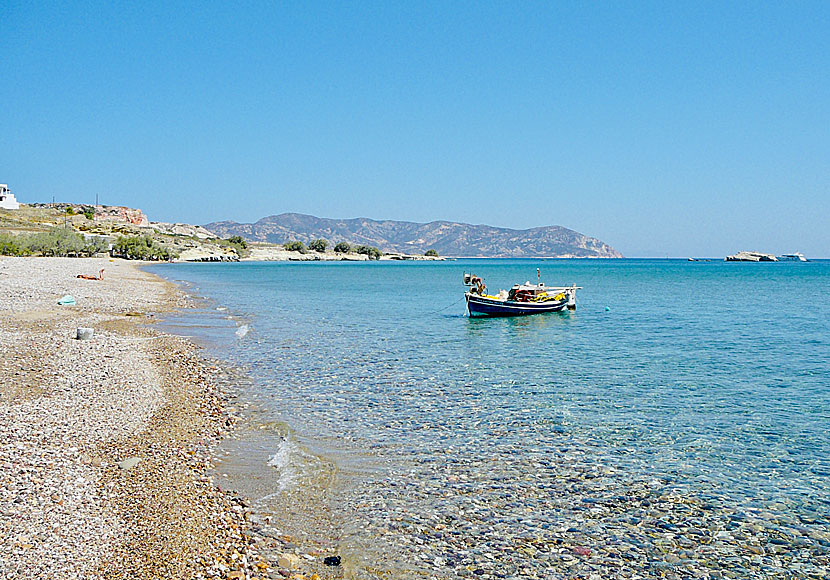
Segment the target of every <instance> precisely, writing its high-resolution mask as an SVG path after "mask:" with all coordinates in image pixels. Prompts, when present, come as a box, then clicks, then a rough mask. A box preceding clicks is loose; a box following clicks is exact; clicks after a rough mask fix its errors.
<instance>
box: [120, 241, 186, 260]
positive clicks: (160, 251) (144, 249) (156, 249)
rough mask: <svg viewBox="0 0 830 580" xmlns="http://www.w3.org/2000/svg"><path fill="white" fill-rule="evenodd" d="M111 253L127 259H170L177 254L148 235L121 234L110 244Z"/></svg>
mask: <svg viewBox="0 0 830 580" xmlns="http://www.w3.org/2000/svg"><path fill="white" fill-rule="evenodd" d="M112 255H113V256H115V257H117V258H126V259H127V260H152V261H157V260H170V259H171V258H175V257H176V256H177V254H176V253H175V252H174V251H172V250H171V249H170V248H168V247H166V246H163V245H161V244H159V243H158V242H156V241H155V240H154V239H153V238H151V237H150V236H121V237H120V238H118V241H117V242H115V244H113V246H112Z"/></svg>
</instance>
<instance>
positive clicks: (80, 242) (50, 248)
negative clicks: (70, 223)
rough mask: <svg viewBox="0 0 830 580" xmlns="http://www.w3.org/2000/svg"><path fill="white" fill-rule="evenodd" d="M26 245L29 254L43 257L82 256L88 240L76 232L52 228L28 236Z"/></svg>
mask: <svg viewBox="0 0 830 580" xmlns="http://www.w3.org/2000/svg"><path fill="white" fill-rule="evenodd" d="M25 244H26V246H27V247H28V249H29V252H31V253H32V254H40V255H41V256H80V255H82V254H83V253H84V246H86V240H85V239H84V236H83V235H81V234H79V233H78V232H76V231H75V230H70V229H65V228H52V229H51V230H49V231H48V232H41V233H39V234H32V235H31V236H27V239H26V241H25Z"/></svg>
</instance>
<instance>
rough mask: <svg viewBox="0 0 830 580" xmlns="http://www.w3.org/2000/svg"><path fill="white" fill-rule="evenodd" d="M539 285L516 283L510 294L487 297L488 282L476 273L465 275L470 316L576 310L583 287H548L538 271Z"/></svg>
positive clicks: (516, 314)
mask: <svg viewBox="0 0 830 580" xmlns="http://www.w3.org/2000/svg"><path fill="white" fill-rule="evenodd" d="M536 277H537V280H536V284H531V283H530V281H527V282H525V283H524V284H516V285H514V286H513V287H512V288H511V289H510V290H509V291H507V290H500V291H499V293H498V294H493V295H491V294H487V286H486V285H485V284H484V280H483V279H481V278H480V277H479V276H476V275H475V274H464V285H465V286H468V287H469V289H468V290H467V291H466V292H464V297H465V298H466V300H467V312H468V313H469V315H470V316H525V315H527V314H540V313H543V312H561V311H562V310H565V309H568V310H574V309H576V291H577V290H581V289H582V287H581V286H577V285H576V284H574V285H572V286H556V287H555V286H545V284H544V283H543V282H542V281H541V280H540V277H541V272H540V271H539V269H538V268H537V270H536Z"/></svg>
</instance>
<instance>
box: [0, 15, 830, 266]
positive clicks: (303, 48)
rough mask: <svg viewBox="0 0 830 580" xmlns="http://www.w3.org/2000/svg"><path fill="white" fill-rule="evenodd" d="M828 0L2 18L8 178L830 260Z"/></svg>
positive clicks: (653, 252) (237, 208) (21, 193)
mask: <svg viewBox="0 0 830 580" xmlns="http://www.w3.org/2000/svg"><path fill="white" fill-rule="evenodd" d="M828 31H830V2H826V1H822V2H769V3H765V2H738V1H734V2H719V1H718V2H715V1H711V2H710V1H695V2H665V1H658V2H635V1H632V2H550V1H548V2H538V3H536V2H508V1H505V2H486V1H480V2H428V1H418V2H403V1H401V2H393V1H385V2H368V1H364V2H333V1H326V2H278V1H271V2H262V3H259V2H233V3H210V2H192V3H191V2H175V1H164V2H152V1H147V2H117V1H110V2H100V3H98V2H83V1H76V2H66V3H63V2H47V3H39V2H35V1H18V0H0V182H3V183H8V184H9V185H10V187H11V189H12V191H13V192H14V193H15V195H16V196H17V198H18V200H19V201H21V202H23V203H31V202H48V201H51V200H52V198H53V197H54V198H55V199H56V200H57V201H67V202H69V201H71V202H77V203H94V201H95V196H96V195H98V198H99V200H100V201H101V203H106V204H111V205H127V206H131V207H139V208H141V209H143V210H144V211H145V213H147V214H148V216H149V217H150V219H151V220H154V221H178V222H187V223H198V224H204V223H208V222H211V221H219V220H236V221H240V222H249V221H255V220H257V219H259V218H261V217H264V216H267V215H272V214H279V213H283V212H299V213H308V214H313V215H317V216H320V217H331V218H352V217H370V218H375V219H397V220H408V221H417V222H429V221H433V220H450V221H460V222H468V223H476V224H478V223H484V224H489V225H494V226H500V227H509V228H517V229H524V228H530V227H537V226H544V225H562V226H565V227H568V228H571V229H574V230H577V231H579V232H581V233H584V234H586V235H589V236H594V237H597V238H600V239H601V240H603V241H604V242H606V243H608V244H610V245H612V246H614V247H615V248H616V249H618V250H620V251H621V252H623V253H624V254H625V255H626V256H659V257H664V256H678V257H686V256H695V257H703V256H724V255H726V254H729V253H734V252H737V251H739V250H757V251H765V252H771V253H785V252H793V251H801V252H803V253H804V254H806V255H807V256H808V257H830V32H828Z"/></svg>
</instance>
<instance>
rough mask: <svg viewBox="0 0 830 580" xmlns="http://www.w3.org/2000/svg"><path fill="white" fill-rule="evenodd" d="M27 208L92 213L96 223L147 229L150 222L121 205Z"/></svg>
mask: <svg viewBox="0 0 830 580" xmlns="http://www.w3.org/2000/svg"><path fill="white" fill-rule="evenodd" d="M29 207H32V208H36V209H53V210H57V211H59V212H61V213H65V214H66V213H68V214H85V213H88V212H92V220H93V221H96V222H120V223H125V224H132V225H134V226H139V227H147V226H149V225H150V220H148V219H147V216H146V215H144V212H143V211H141V210H140V209H136V208H132V207H126V206H123V205H88V204H84V203H32V204H29Z"/></svg>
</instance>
